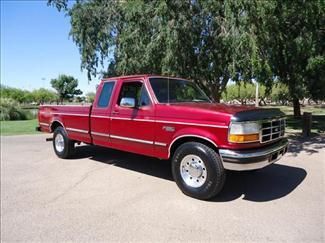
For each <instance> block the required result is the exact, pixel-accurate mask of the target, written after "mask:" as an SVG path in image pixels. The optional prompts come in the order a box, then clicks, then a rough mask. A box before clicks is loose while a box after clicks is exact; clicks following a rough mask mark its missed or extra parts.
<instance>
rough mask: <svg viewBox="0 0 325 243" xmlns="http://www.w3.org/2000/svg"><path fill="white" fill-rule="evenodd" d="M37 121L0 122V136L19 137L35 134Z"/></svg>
mask: <svg viewBox="0 0 325 243" xmlns="http://www.w3.org/2000/svg"><path fill="white" fill-rule="evenodd" d="M36 126H37V119H33V120H26V121H0V128H1V129H0V134H1V135H2V136H6V135H21V134H37V133H39V132H37V131H35V127H36Z"/></svg>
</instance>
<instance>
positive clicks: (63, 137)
mask: <svg viewBox="0 0 325 243" xmlns="http://www.w3.org/2000/svg"><path fill="white" fill-rule="evenodd" d="M53 148H54V152H55V154H56V155H57V156H58V157H59V158H61V159H68V158H71V156H72V155H73V153H74V141H71V140H70V139H69V138H68V135H67V133H66V131H65V129H64V128H63V127H57V128H56V129H55V130H54V133H53Z"/></svg>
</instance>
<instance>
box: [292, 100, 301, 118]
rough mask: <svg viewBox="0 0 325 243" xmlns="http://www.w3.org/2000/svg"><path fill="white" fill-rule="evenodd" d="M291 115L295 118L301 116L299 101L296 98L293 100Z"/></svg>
mask: <svg viewBox="0 0 325 243" xmlns="http://www.w3.org/2000/svg"><path fill="white" fill-rule="evenodd" d="M293 115H294V116H295V117H300V116H301V111H300V103H299V99H298V98H297V97H294V98H293Z"/></svg>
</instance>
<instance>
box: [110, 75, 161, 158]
mask: <svg viewBox="0 0 325 243" xmlns="http://www.w3.org/2000/svg"><path fill="white" fill-rule="evenodd" d="M123 98H124V99H123ZM123 100H124V101H125V100H127V101H130V100H134V106H133V107H132V104H130V102H128V104H127V105H126V104H123V102H122V101H123ZM154 123H155V121H154V104H153V102H152V101H151V100H150V97H149V95H148V90H147V87H146V84H145V83H144V81H143V80H124V81H122V82H120V89H119V95H118V97H116V99H115V103H114V104H113V107H112V112H111V129H110V131H111V132H110V139H111V146H112V147H114V148H117V149H121V150H125V151H130V152H134V153H139V154H144V155H149V156H150V155H153V151H154V149H153V146H154V145H153V141H154Z"/></svg>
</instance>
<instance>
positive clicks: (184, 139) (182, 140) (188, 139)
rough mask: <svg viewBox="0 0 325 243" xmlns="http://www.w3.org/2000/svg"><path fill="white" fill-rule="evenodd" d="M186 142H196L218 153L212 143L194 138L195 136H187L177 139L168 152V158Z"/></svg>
mask: <svg viewBox="0 0 325 243" xmlns="http://www.w3.org/2000/svg"><path fill="white" fill-rule="evenodd" d="M187 142H198V143H202V144H204V145H206V146H208V147H210V148H212V149H213V150H215V151H216V152H218V149H217V147H216V145H215V144H213V143H212V142H210V141H208V140H206V139H204V138H200V137H195V136H189V137H182V138H179V139H177V140H176V141H175V142H174V143H173V144H172V146H171V148H170V151H169V157H172V156H173V154H174V153H175V151H176V149H177V148H178V147H179V146H180V145H182V144H184V143H187Z"/></svg>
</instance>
